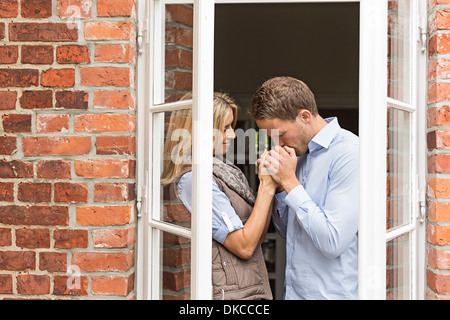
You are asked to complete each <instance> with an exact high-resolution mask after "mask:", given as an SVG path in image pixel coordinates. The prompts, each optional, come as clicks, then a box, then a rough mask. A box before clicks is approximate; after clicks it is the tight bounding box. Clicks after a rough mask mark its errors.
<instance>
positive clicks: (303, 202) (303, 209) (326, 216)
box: [285, 153, 359, 258]
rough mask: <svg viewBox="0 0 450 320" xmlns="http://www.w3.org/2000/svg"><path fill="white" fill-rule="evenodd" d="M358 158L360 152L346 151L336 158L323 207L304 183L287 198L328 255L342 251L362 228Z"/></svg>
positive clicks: (333, 255) (311, 236)
mask: <svg viewBox="0 0 450 320" xmlns="http://www.w3.org/2000/svg"><path fill="white" fill-rule="evenodd" d="M358 161H359V160H358V154H357V153H356V154H351V153H348V154H345V155H343V156H341V157H340V158H339V159H338V160H337V161H336V163H335V164H334V165H333V167H332V168H331V171H330V173H329V177H330V184H329V186H328V192H327V195H326V201H325V204H324V206H323V207H322V208H321V207H319V206H318V205H317V204H316V203H315V202H314V201H313V200H312V199H311V197H310V196H309V195H308V193H307V192H306V191H305V189H304V188H303V186H301V185H299V186H297V187H296V188H294V189H292V190H291V192H290V193H289V194H288V195H287V196H286V199H285V202H286V204H287V205H288V206H289V207H290V208H291V209H292V210H293V211H294V212H295V214H296V219H297V221H298V222H299V223H300V224H301V225H302V227H303V229H304V230H305V231H306V232H307V233H308V235H309V236H310V238H311V239H312V241H313V243H314V244H315V246H316V247H317V248H318V249H319V250H320V251H321V252H322V253H323V254H324V255H325V256H326V257H328V258H335V257H338V256H339V255H341V254H342V253H343V252H344V251H345V250H346V249H347V248H348V246H349V245H350V243H351V241H352V240H353V239H354V237H355V235H356V233H357V231H358V210H359V162H358Z"/></svg>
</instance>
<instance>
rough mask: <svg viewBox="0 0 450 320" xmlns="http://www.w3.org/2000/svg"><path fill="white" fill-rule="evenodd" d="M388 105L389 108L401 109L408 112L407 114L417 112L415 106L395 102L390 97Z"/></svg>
mask: <svg viewBox="0 0 450 320" xmlns="http://www.w3.org/2000/svg"><path fill="white" fill-rule="evenodd" d="M387 103H388V106H390V107H393V108H396V109H400V110H403V111H407V112H415V111H416V108H415V107H414V105H413V104H409V103H405V102H402V101H399V100H395V99H392V98H389V97H388V98H387Z"/></svg>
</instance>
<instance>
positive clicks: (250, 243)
mask: <svg viewBox="0 0 450 320" xmlns="http://www.w3.org/2000/svg"><path fill="white" fill-rule="evenodd" d="M261 169H262V168H261V167H260V169H259V170H260V172H259V173H260V174H259V176H260V183H259V189H258V195H257V196H256V201H255V205H254V207H253V211H252V213H251V215H250V218H249V219H248V220H247V222H246V223H245V225H244V228H242V229H239V230H236V231H233V232H231V233H229V234H228V235H227V237H226V239H225V241H224V243H223V245H224V246H225V247H226V248H227V249H228V250H229V251H231V252H232V253H233V254H235V255H236V256H238V257H239V258H241V259H245V260H248V259H250V258H251V257H252V255H253V252H254V251H255V249H256V246H257V245H259V244H260V243H261V242H262V241H263V240H264V237H265V234H266V232H267V228H268V226H269V222H270V216H271V212H272V210H271V207H272V201H273V197H274V195H275V189H276V184H275V182H274V181H273V180H272V178H271V177H270V176H269V175H263V174H261Z"/></svg>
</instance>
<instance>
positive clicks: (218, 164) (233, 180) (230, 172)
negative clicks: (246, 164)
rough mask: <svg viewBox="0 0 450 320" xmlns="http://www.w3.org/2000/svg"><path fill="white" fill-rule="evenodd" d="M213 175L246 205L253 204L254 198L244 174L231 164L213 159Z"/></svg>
mask: <svg viewBox="0 0 450 320" xmlns="http://www.w3.org/2000/svg"><path fill="white" fill-rule="evenodd" d="M213 175H214V176H216V177H217V178H219V179H220V180H222V181H223V182H224V183H225V184H226V185H227V186H228V187H229V188H230V189H231V190H233V191H234V192H236V193H237V194H239V195H240V196H241V197H242V198H243V199H244V200H245V201H246V202H247V203H248V204H250V205H252V206H253V205H254V204H255V196H254V195H253V191H252V189H251V188H250V186H249V184H248V181H247V178H246V177H245V175H244V173H242V171H241V170H240V169H239V168H238V167H236V166H235V165H234V164H232V163H231V162H229V161H227V160H225V162H224V161H222V160H221V159H218V158H216V157H213Z"/></svg>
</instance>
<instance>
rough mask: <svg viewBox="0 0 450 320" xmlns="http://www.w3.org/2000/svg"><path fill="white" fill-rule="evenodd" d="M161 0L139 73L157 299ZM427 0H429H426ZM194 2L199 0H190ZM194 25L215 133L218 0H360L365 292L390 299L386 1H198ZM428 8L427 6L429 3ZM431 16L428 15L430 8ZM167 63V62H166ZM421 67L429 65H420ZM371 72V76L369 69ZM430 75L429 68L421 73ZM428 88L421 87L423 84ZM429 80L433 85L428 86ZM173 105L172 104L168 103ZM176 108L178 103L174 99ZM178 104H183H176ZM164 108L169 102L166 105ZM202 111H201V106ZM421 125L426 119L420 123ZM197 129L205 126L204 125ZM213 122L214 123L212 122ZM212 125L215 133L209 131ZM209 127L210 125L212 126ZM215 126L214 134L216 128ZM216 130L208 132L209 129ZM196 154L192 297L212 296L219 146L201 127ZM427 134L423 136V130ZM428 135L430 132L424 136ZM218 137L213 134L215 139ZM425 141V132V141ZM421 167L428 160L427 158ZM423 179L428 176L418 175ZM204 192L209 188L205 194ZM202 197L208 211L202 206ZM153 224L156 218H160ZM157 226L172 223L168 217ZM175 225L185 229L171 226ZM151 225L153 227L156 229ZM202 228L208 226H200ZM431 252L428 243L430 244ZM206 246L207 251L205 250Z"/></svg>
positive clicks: (145, 206)
mask: <svg viewBox="0 0 450 320" xmlns="http://www.w3.org/2000/svg"><path fill="white" fill-rule="evenodd" d="M157 1H159V0H150V1H148V2H147V1H146V0H138V1H137V2H138V20H139V26H140V28H139V30H138V43H141V42H142V46H141V48H142V52H143V53H145V54H142V52H140V53H141V54H140V55H139V56H138V68H137V72H136V76H137V79H138V80H137V92H138V94H137V104H138V113H139V114H141V115H142V116H140V117H138V118H137V120H138V123H137V130H138V132H137V143H138V149H137V150H138V151H137V170H138V174H137V180H138V188H137V207H138V217H139V221H138V238H137V257H138V259H137V298H138V299H149V298H158V297H156V295H152V294H151V290H150V288H151V287H152V281H151V278H152V277H151V275H149V274H148V270H147V268H149V267H150V266H151V265H152V262H154V261H152V257H151V256H152V255H151V254H150V250H149V248H151V245H152V243H154V242H153V241H152V235H151V232H148V228H147V226H148V224H149V223H151V222H152V221H151V220H152V219H151V217H149V212H150V207H151V195H152V191H151V189H152V188H151V184H150V170H149V168H151V154H150V153H149V148H148V147H149V144H150V143H151V142H152V139H151V136H150V134H148V132H151V131H148V128H149V126H150V125H151V122H150V121H149V119H151V115H150V114H151V112H152V111H155V110H157V109H153V110H152V108H156V107H155V106H154V105H152V101H153V92H152V90H150V89H149V88H153V87H154V83H153V81H155V80H154V79H151V77H149V75H150V74H151V72H150V71H151V70H152V68H154V67H155V65H154V62H155V58H157V57H155V54H157V53H155V52H154V50H153V49H154V48H152V47H151V44H152V43H154V41H155V39H154V32H155V29H154V28H155V27H154V26H153V25H152V24H153V23H154V22H153V21H150V20H149V19H150V17H151V15H150V13H151V10H152V8H153V6H154V3H155V2H157ZM419 1H421V2H425V1H424V0H419ZM181 2H183V1H176V0H167V1H166V3H181ZM184 2H189V3H192V1H184ZM194 2H195V4H194V6H195V8H196V9H197V11H196V13H195V17H194V19H195V21H194V25H203V26H205V28H197V30H198V31H197V32H195V36H194V37H195V38H194V47H195V49H194V59H195V60H194V69H195V68H196V67H195V66H197V67H198V72H194V84H193V85H194V92H197V94H195V93H194V98H193V102H194V106H193V114H194V121H196V122H197V123H198V124H200V126H199V127H202V135H203V137H207V136H211V137H212V110H208V108H207V107H205V106H208V104H209V105H210V103H211V102H212V99H211V97H212V92H213V71H212V70H213V56H214V53H213V46H212V45H211V44H212V43H214V42H213V41H214V39H213V30H214V21H213V18H214V5H215V4H225V3H282V2H283V3H314V2H316V3H317V2H320V3H340V2H342V3H345V2H359V3H360V86H359V97H360V98H359V113H360V116H359V137H360V214H359V257H358V263H359V266H358V268H359V298H360V299H381V300H383V299H385V298H386V214H385V213H386V142H387V141H386V128H387V120H386V112H387V105H388V104H387V103H388V99H387V96H386V88H387V70H386V69H387V68H386V66H387V41H386V40H387V2H386V1H380V0H347V1H340V0H325V1H323V0H306V1H302V0H284V1H273V0H239V1H238V0H215V1H199V0H196V1H194ZM425 13H426V8H425ZM425 17H426V15H425ZM160 65H163V64H160ZM421 72H422V71H421ZM368 75H369V76H368ZM420 76H421V77H424V79H426V76H424V74H421V75H420ZM419 87H420V88H421V86H419ZM425 87H426V86H425ZM419 91H420V92H419V96H420V97H419V99H424V96H425V93H424V92H423V91H424V90H422V89H420V90H419ZM166 107H169V108H170V106H166ZM172 107H173V105H172ZM175 107H176V106H175ZM209 109H212V108H209ZM159 110H160V111H161V110H162V109H159ZM199 111H201V112H199ZM420 125H421V127H422V129H423V126H424V123H423V120H421V123H420ZM197 128H198V127H197ZM205 128H207V129H205ZM210 129H211V132H210V131H209V130H210ZM205 130H206V131H205ZM209 133H211V134H209ZM208 134H209V135H208ZM193 136H194V141H193V146H194V150H193V157H194V162H195V161H196V159H197V161H198V159H202V163H200V162H197V163H198V164H200V165H197V166H194V169H193V175H194V179H193V183H194V185H193V194H194V199H193V215H192V217H193V218H192V219H193V220H192V228H191V231H190V234H188V233H183V232H182V234H183V236H189V235H190V237H191V241H192V246H193V248H192V268H193V269H192V272H191V277H192V283H191V286H192V287H191V290H192V298H193V299H211V272H210V266H211V256H210V254H208V252H210V251H211V250H210V248H211V232H210V231H208V230H211V227H210V226H211V210H210V209H211V188H210V187H207V186H208V185H210V181H211V168H212V164H211V157H210V152H206V150H212V145H211V148H209V146H210V140H212V139H206V140H202V141H201V145H202V148H197V147H196V145H198V143H199V141H200V140H199V139H200V137H199V136H198V132H197V131H195V129H194V133H193ZM420 136H421V135H420ZM422 140H423V139H422ZM211 143H212V141H211ZM423 145H424V142H423V141H421V139H419V147H420V146H423ZM418 162H419V166H422V167H423V165H424V163H426V162H424V160H423V159H420V160H419V161H418ZM419 181H420V184H421V185H423V183H424V178H423V177H422V176H421V177H419ZM200 195H202V197H201V199H200ZM200 201H201V206H202V209H203V210H202V211H201V212H200V210H199V205H200ZM196 212H197V213H196ZM153 223H154V221H153ZM153 226H154V227H158V228H161V229H164V228H166V227H167V226H166V225H165V224H162V225H157V224H153ZM169 228H170V229H164V230H168V231H170V232H178V231H179V229H177V230H175V229H173V228H171V227H169ZM150 229H151V228H150ZM199 230H202V232H199ZM423 251H424V249H423ZM200 252H202V253H203V254H202V255H200Z"/></svg>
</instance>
